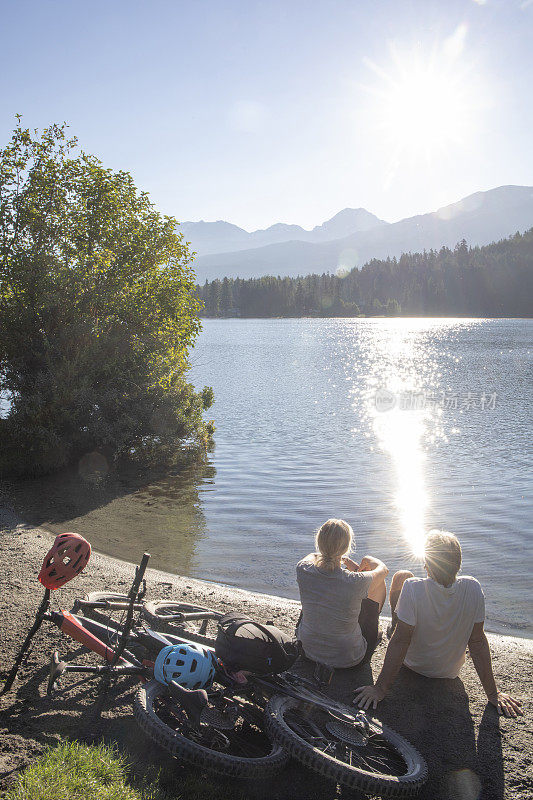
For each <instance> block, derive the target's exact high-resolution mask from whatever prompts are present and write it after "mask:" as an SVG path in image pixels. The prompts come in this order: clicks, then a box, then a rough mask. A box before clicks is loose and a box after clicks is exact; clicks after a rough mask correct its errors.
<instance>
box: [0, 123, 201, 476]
mask: <svg viewBox="0 0 533 800" xmlns="http://www.w3.org/2000/svg"><path fill="white" fill-rule="evenodd" d="M0 201H1V202H0V233H1V237H0V242H1V243H0V392H2V391H4V392H8V393H9V395H10V396H11V399H12V403H11V410H10V413H9V415H8V417H7V418H6V419H0V440H1V441H2V448H1V450H0V475H2V474H3V475H4V476H5V475H14V476H16V475H27V474H33V475H35V474H39V473H44V472H49V471H52V470H56V469H59V468H60V467H62V466H64V465H66V464H68V463H70V462H73V461H76V460H77V459H79V458H80V457H82V456H83V455H84V454H86V453H90V452H93V451H101V452H104V453H106V455H109V456H110V457H111V458H112V459H115V460H116V459H120V458H129V459H134V460H137V459H139V460H141V459H146V458H147V457H149V458H150V459H152V460H156V461H158V462H159V463H161V462H163V461H172V459H173V458H175V457H176V455H179V453H180V451H181V450H182V449H183V448H184V447H185V448H186V449H187V450H188V451H195V452H197V453H201V452H203V451H205V448H206V446H208V445H209V444H210V442H211V437H212V434H213V425H212V423H206V422H204V420H203V416H202V414H203V411H204V410H205V409H206V408H208V407H209V405H210V404H211V403H212V392H210V391H209V390H204V392H196V391H195V390H194V388H193V387H192V386H191V385H190V384H189V383H187V380H186V372H187V369H188V362H187V355H188V348H189V347H190V346H191V345H192V344H193V342H194V340H195V338H196V336H197V334H198V332H199V329H200V320H199V316H198V314H199V310H200V308H201V305H200V303H199V301H198V300H197V298H196V294H195V279H194V272H193V270H192V267H191V261H192V259H191V255H190V253H189V250H188V247H187V245H186V243H185V242H184V241H183V237H182V235H181V234H180V233H178V232H177V225H178V224H177V222H176V220H175V219H173V218H172V217H162V216H161V215H160V214H159V213H157V212H156V211H155V209H154V207H153V205H152V204H151V202H150V200H149V198H148V195H147V194H146V193H144V192H139V191H138V190H137V189H136V187H135V185H134V183H133V179H132V177H131V175H129V173H127V172H113V171H112V170H109V169H105V168H104V167H103V166H102V164H101V163H100V162H99V161H98V159H96V158H95V157H94V156H90V155H87V154H85V153H83V152H78V150H77V142H76V140H75V139H71V140H67V139H66V135H65V128H64V126H63V127H59V126H56V125H54V126H52V127H50V128H48V129H46V130H45V131H44V132H43V133H42V135H41V136H39V135H38V134H37V133H36V132H35V134H31V133H30V131H28V130H23V129H22V127H21V126H20V121H19V124H18V126H17V128H16V129H15V131H14V134H13V137H12V140H11V142H10V144H8V145H7V146H6V147H5V148H4V149H3V150H0Z"/></svg>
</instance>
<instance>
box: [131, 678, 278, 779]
mask: <svg viewBox="0 0 533 800" xmlns="http://www.w3.org/2000/svg"><path fill="white" fill-rule="evenodd" d="M208 694H209V706H208V708H207V709H206V710H205V712H203V714H202V722H201V724H200V727H199V728H194V727H193V726H192V725H191V724H190V723H189V720H188V718H187V715H186V714H185V712H184V711H183V710H182V709H181V708H180V706H179V703H178V702H177V701H176V700H175V699H172V698H170V697H169V695H168V692H167V687H166V686H164V685H163V684H161V683H158V681H156V680H151V681H149V682H148V683H145V684H144V685H143V686H141V688H140V689H139V690H138V691H137V693H136V695H135V701H134V705H133V711H134V715H135V719H136V720H137V722H138V724H139V725H140V727H141V728H142V730H143V731H144V732H145V733H146V734H147V735H148V736H149V737H150V738H151V739H152V740H153V741H154V742H156V743H157V744H158V745H160V746H161V747H163V748H164V749H165V750H167V751H168V752H169V753H172V755H174V756H176V757H177V758H179V759H181V760H183V761H185V762H187V763H188V764H192V765H194V766H196V767H200V768H202V769H205V770H207V771H210V772H215V773H216V774H217V775H227V776H232V777H239V778H263V777H269V776H271V775H274V774H276V773H277V772H279V770H281V769H282V768H283V766H284V765H285V764H286V763H287V761H288V755H287V754H286V753H285V751H284V749H283V747H282V746H281V745H280V744H278V743H277V742H272V741H271V740H270V739H269V738H268V736H267V735H266V733H265V731H264V720H263V712H262V711H261V709H259V708H257V707H256V706H254V705H253V704H252V703H250V702H248V701H246V700H244V699H242V698H234V697H231V698H225V697H224V694H223V691H222V692H221V691H218V692H217V691H215V692H212V691H210V692H209V693H208ZM204 720H205V721H204Z"/></svg>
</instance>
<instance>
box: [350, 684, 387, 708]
mask: <svg viewBox="0 0 533 800" xmlns="http://www.w3.org/2000/svg"><path fill="white" fill-rule="evenodd" d="M384 697H385V692H384V691H383V689H380V688H379V687H378V686H359V688H357V689H356V690H355V697H354V700H353V701H354V704H355V705H358V706H359V708H363V709H364V710H365V711H366V710H367V709H368V708H370V706H372V708H377V707H378V703H379V702H380V700H383V698H384Z"/></svg>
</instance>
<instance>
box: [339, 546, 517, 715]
mask: <svg viewBox="0 0 533 800" xmlns="http://www.w3.org/2000/svg"><path fill="white" fill-rule="evenodd" d="M424 565H425V568H426V572H427V576H428V577H427V578H415V577H414V576H413V574H412V572H407V571H402V572H397V573H396V574H395V575H394V577H393V579H392V584H391V587H390V595H389V599H390V605H391V609H392V626H393V633H392V638H391V640H390V642H389V646H388V647H387V652H386V654H385V661H384V662H383V667H382V669H381V672H380V674H379V677H378V679H377V681H376V683H375V685H374V686H360V687H359V688H358V689H357V691H356V694H355V701H354V702H356V703H357V704H358V705H359V706H360V707H361V708H364V709H367V708H369V707H370V706H372V707H373V708H376V707H377V704H378V703H379V702H380V700H383V698H384V697H385V695H386V694H387V692H388V691H389V689H390V687H391V685H392V683H393V681H394V679H395V677H396V675H397V673H398V671H399V669H400V667H401V666H402V664H404V665H405V666H406V667H409V669H411V670H413V671H414V672H418V673H420V674H421V675H425V676H426V677H428V678H456V677H457V675H458V674H459V670H460V669H461V667H462V665H463V664H464V662H465V655H466V648H467V647H468V649H469V650H470V655H471V657H472V661H473V663H474V667H475V669H476V672H477V674H478V675H479V679H480V681H481V683H482V685H483V688H484V690H485V692H486V694H487V698H488V700H489V703H492V705H494V706H496V708H497V709H498V712H499V713H500V714H504V715H505V716H506V717H516V715H517V714H522V711H521V710H520V706H521V703H520V702H519V701H518V700H515V699H514V698H512V697H511V696H510V695H508V694H505V693H504V692H500V691H498V689H497V687H496V682H495V680H494V674H493V672H492V663H491V657H490V650H489V643H488V641H487V637H486V635H485V631H484V630H483V622H484V620H485V598H484V596H483V592H482V590H481V586H480V585H479V583H478V582H477V580H476V579H475V578H470V577H467V576H461V577H460V578H457V577H456V576H457V573H458V572H459V569H460V567H461V546H460V544H459V541H458V540H457V538H456V537H455V536H454V535H453V534H451V533H446V532H444V531H432V532H431V533H429V534H428V536H427V537H426V542H425V564H424Z"/></svg>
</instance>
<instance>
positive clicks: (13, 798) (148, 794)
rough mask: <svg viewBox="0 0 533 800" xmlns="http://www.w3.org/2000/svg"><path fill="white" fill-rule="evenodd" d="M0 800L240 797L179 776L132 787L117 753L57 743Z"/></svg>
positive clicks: (124, 760) (154, 777)
mask: <svg viewBox="0 0 533 800" xmlns="http://www.w3.org/2000/svg"><path fill="white" fill-rule="evenodd" d="M228 789H229V791H228ZM2 800H244V796H243V794H242V792H241V791H239V790H237V791H232V789H231V787H224V785H223V784H222V785H221V783H220V782H218V783H213V782H212V781H211V780H209V779H208V778H206V779H204V778H202V777H197V776H195V775H186V774H183V773H182V774H181V775H179V776H176V775H174V776H170V775H166V776H165V775H162V774H154V775H152V777H151V778H150V777H147V778H145V780H144V781H143V783H142V784H141V785H140V786H135V785H134V784H133V783H132V782H131V779H130V775H129V764H128V760H127V758H126V757H125V756H124V755H123V754H122V753H120V752H119V751H118V750H117V749H115V748H113V747H109V746H107V745H105V744H97V745H85V744H80V743H79V742H71V741H63V742H61V743H60V744H59V745H58V746H57V747H51V748H50V749H48V750H46V751H45V752H44V753H43V755H42V756H40V757H39V758H37V759H36V760H35V761H34V762H33V763H32V764H30V765H29V766H28V767H27V768H26V769H25V770H24V772H23V773H22V774H20V775H19V776H18V778H17V781H16V783H15V784H14V785H13V786H12V787H11V788H10V789H9V790H8V791H7V792H5V793H4V794H3V795H2Z"/></svg>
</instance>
